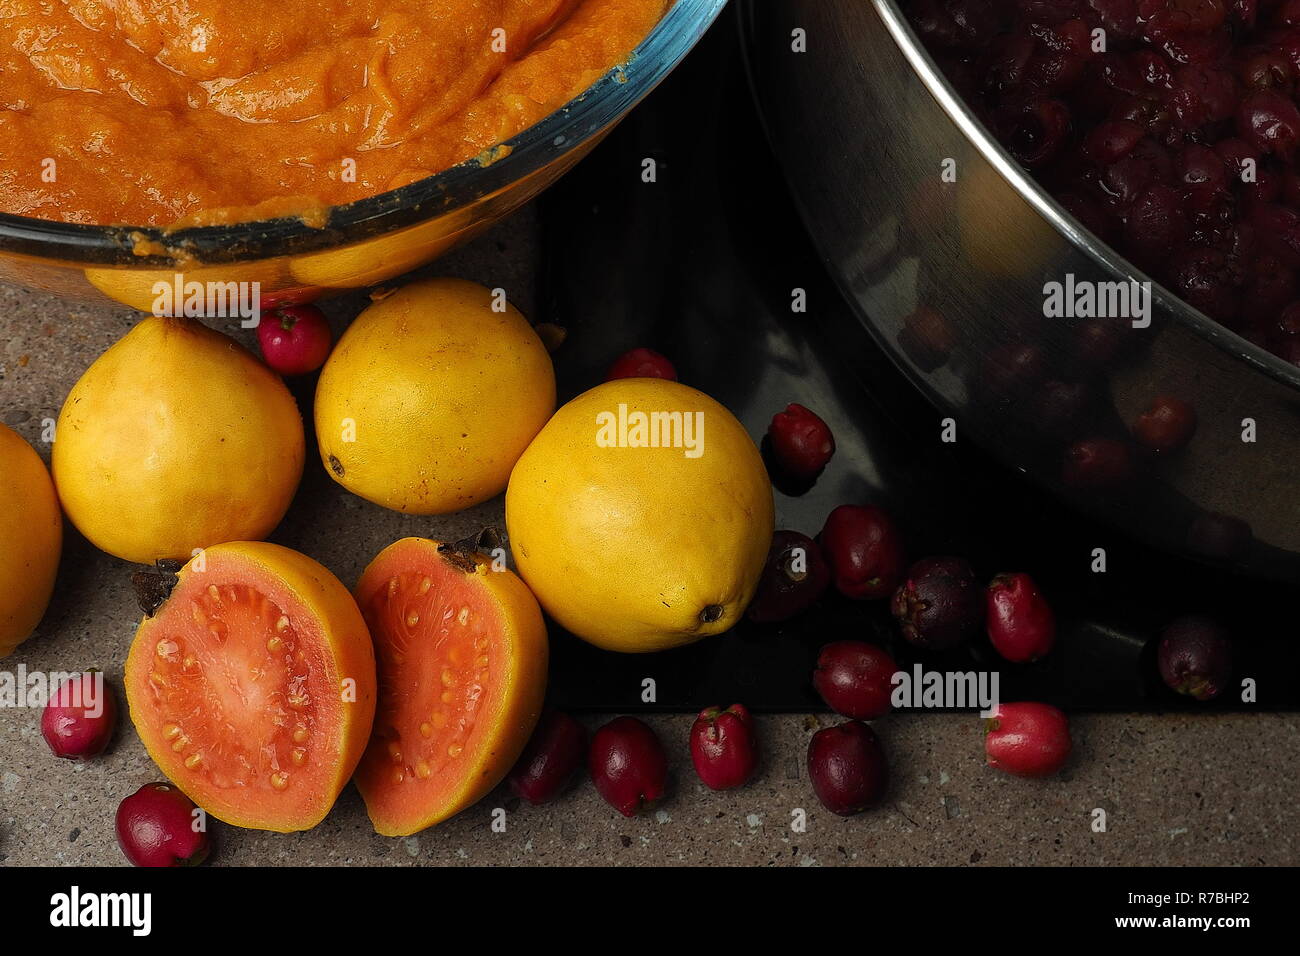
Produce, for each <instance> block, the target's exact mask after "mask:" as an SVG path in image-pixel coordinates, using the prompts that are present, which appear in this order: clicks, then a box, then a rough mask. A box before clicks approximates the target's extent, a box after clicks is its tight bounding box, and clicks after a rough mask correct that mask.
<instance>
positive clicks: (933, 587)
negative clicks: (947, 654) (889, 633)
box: [890, 557, 984, 651]
mask: <svg viewBox="0 0 1300 956" xmlns="http://www.w3.org/2000/svg"><path fill="white" fill-rule="evenodd" d="M890 610H891V611H892V612H893V614H894V618H895V619H896V620H897V621H898V624H899V627H900V628H901V629H902V631H903V637H905V638H907V640H908V641H909V642H910V643H912V644H915V645H916V646H917V647H920V648H922V649H924V650H931V651H941V650H945V649H947V648H949V647H954V646H955V645H957V644H960V643H961V642H962V641H964V640H966V639H967V638H968V637H970V636H971V635H972V634H974V633H975V632H976V631H977V630H979V626H980V624H981V623H982V622H983V620H984V597H983V594H982V593H981V591H980V588H979V586H978V585H977V584H976V582H975V572H974V571H972V570H971V566H970V564H968V563H967V562H966V561H965V560H964V559H963V558H951V557H943V558H923V559H922V560H920V561H917V562H916V563H915V564H913V565H912V566H911V568H909V569H908V571H907V577H906V579H905V580H904V581H903V583H902V584H901V585H899V587H898V590H896V591H895V592H894V598H893V601H892V602H891V604H890Z"/></svg>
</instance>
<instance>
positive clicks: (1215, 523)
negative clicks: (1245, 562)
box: [1187, 511, 1255, 560]
mask: <svg viewBox="0 0 1300 956" xmlns="http://www.w3.org/2000/svg"><path fill="white" fill-rule="evenodd" d="M1254 540H1255V532H1254V531H1253V530H1252V529H1251V527H1250V525H1249V524H1247V523H1246V522H1245V521H1242V520H1241V519H1240V518H1237V517H1234V516H1232V515H1225V514H1220V513H1218V512H1217V511H1207V512H1206V513H1205V514H1201V515H1197V516H1196V518H1195V519H1194V520H1193V521H1192V523H1191V525H1190V526H1189V527H1188V529H1187V550H1189V551H1191V552H1193V553H1195V554H1199V555H1201V556H1203V557H1206V558H1216V559H1220V560H1222V559H1225V558H1236V557H1240V556H1241V555H1242V554H1244V553H1245V552H1246V551H1248V550H1249V549H1250V546H1251V543H1252V542H1253V541H1254Z"/></svg>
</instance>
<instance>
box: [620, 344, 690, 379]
mask: <svg viewBox="0 0 1300 956" xmlns="http://www.w3.org/2000/svg"><path fill="white" fill-rule="evenodd" d="M616 378H666V379H668V380H669V381H673V382H675V381H677V369H675V368H673V363H672V362H670V361H668V359H666V358H664V357H663V356H662V355H660V354H659V353H658V352H655V351H653V350H651V349H633V350H632V351H630V352H626V353H624V354H623V355H620V356H619V357H618V358H617V359H616V360H615V361H614V364H613V365H611V366H610V367H609V371H608V372H606V373H605V381H607V382H612V381H613V380H614V379H616Z"/></svg>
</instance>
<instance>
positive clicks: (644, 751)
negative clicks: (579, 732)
mask: <svg viewBox="0 0 1300 956" xmlns="http://www.w3.org/2000/svg"><path fill="white" fill-rule="evenodd" d="M587 766H588V768H589V769H590V770H591V780H592V783H594V784H595V785H596V791H597V792H598V793H599V794H600V795H601V797H602V798H604V800H605V802H606V803H608V804H609V805H610V806H611V807H613V808H614V809H615V810H617V811H618V812H619V813H621V814H623V816H625V817H632V816H636V814H637V813H638V812H639V811H641V810H643V809H648V808H650V807H653V806H654V805H655V804H656V803H657V802H658V801H660V800H662V799H663V796H664V789H665V787H666V785H667V781H668V758H667V757H666V756H665V755H664V748H663V745H662V744H661V743H659V738H658V737H656V736H655V732H654V731H653V730H651V729H650V728H649V727H647V726H646V725H645V724H643V723H642V722H641V721H639V720H637V719H636V718H635V717H616V718H614V719H613V720H611V721H610V722H609V723H607V724H606V725H605V726H604V727H601V728H600V730H598V731H596V734H595V736H594V737H592V739H591V751H590V753H589V755H588V758H587Z"/></svg>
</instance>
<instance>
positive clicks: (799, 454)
mask: <svg viewBox="0 0 1300 956" xmlns="http://www.w3.org/2000/svg"><path fill="white" fill-rule="evenodd" d="M767 439H768V441H767V446H768V449H769V452H770V457H771V459H772V463H773V464H774V465H775V466H776V467H777V469H778V470H779V471H780V472H781V473H782V474H783V475H785V476H788V477H789V478H790V479H793V480H794V481H803V482H807V481H812V480H814V479H816V477H817V476H818V475H820V474H821V473H822V469H823V468H825V467H826V463H827V462H829V461H830V460H831V456H832V455H834V454H835V436H834V435H832V434H831V430H830V427H829V426H828V425H827V424H826V423H825V422H824V421H822V420H821V419H820V418H819V417H818V416H817V415H816V414H814V413H813V412H811V411H809V410H808V409H806V408H804V407H803V406H802V405H796V404H790V405H787V406H786V408H785V411H783V412H778V413H777V414H776V415H774V416H772V424H771V425H769V426H768V429H767Z"/></svg>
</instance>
